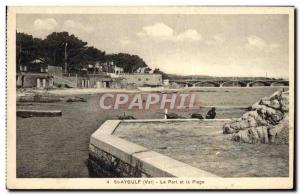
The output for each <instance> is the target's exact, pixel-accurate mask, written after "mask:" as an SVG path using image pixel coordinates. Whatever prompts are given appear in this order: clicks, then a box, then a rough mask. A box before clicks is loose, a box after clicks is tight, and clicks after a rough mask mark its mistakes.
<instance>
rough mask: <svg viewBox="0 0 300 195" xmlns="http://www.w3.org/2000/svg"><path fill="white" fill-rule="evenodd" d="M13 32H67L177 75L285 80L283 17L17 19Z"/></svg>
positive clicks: (73, 16) (66, 16)
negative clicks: (137, 57) (256, 77)
mask: <svg viewBox="0 0 300 195" xmlns="http://www.w3.org/2000/svg"><path fill="white" fill-rule="evenodd" d="M17 31H18V32H24V33H28V34H31V35H33V36H34V37H39V38H45V37H46V36H47V35H48V34H50V33H51V32H61V31H68V32H69V33H71V34H74V35H75V36H77V37H78V38H80V39H82V40H83V41H86V42H88V45H90V46H94V47H96V48H98V49H100V50H103V51H106V53H119V52H126V53H130V54H136V55H139V56H140V57H141V58H143V59H144V61H145V62H146V63H147V64H148V66H149V67H150V68H159V69H160V70H162V71H164V72H167V73H172V74H179V75H210V76H266V75H267V76H269V77H276V78H288V74H289V73H288V69H289V68H288V64H289V61H288V55H289V54H288V52H289V51H288V38H289V37H288V34H289V32H288V15H279V14H277V15H264V14H261V15H254V14H251V15H200V14H176V15H169V14H159V15H158V14H156V15H151V14H126V15H125V14H124V15H118V14H22V15H17Z"/></svg>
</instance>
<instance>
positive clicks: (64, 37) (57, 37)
mask: <svg viewBox="0 0 300 195" xmlns="http://www.w3.org/2000/svg"><path fill="white" fill-rule="evenodd" d="M44 44H45V45H44V54H45V58H46V59H47V62H48V63H49V64H51V65H53V66H61V67H64V64H65V62H66V63H67V64H68V69H77V67H76V66H79V65H80V64H81V63H82V62H81V61H80V60H82V58H78V55H82V53H83V51H84V50H85V49H86V48H85V46H86V45H87V42H84V41H82V40H80V39H78V38H77V37H75V36H74V35H69V33H68V32H53V33H51V34H49V35H48V36H47V37H46V39H45V40H44ZM73 58H77V60H74V59H73Z"/></svg>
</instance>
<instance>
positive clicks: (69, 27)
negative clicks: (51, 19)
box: [62, 20, 94, 33]
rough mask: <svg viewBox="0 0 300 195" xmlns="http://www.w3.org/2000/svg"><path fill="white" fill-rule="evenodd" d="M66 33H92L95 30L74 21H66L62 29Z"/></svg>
mask: <svg viewBox="0 0 300 195" xmlns="http://www.w3.org/2000/svg"><path fill="white" fill-rule="evenodd" d="M62 28H63V29H64V30H66V31H71V32H74V33H76V32H78V31H79V32H87V33H91V32H93V31H94V28H93V27H91V26H88V25H84V24H82V23H80V22H75V21H74V20H66V21H65V22H64V24H63V27H62Z"/></svg>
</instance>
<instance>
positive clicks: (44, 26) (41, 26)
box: [33, 18, 58, 31]
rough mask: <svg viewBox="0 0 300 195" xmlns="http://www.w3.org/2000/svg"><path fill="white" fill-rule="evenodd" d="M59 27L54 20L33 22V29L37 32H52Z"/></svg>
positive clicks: (46, 19)
mask: <svg viewBox="0 0 300 195" xmlns="http://www.w3.org/2000/svg"><path fill="white" fill-rule="evenodd" d="M57 26H58V24H57V22H56V20H55V19H54V18H45V19H36V20H35V21H34V22H33V29H34V30H35V31H50V30H54V29H55V28H56V27H57Z"/></svg>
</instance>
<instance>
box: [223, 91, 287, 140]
mask: <svg viewBox="0 0 300 195" xmlns="http://www.w3.org/2000/svg"><path fill="white" fill-rule="evenodd" d="M223 133H224V134H232V139H233V140H234V141H237V142H244V143H276V144H288V134H289V92H288V91H286V92H284V91H282V90H280V91H277V92H275V93H274V94H273V95H271V96H270V97H264V98H262V99H261V100H260V101H258V102H256V103H255V104H254V105H253V106H252V107H251V110H250V111H249V112H247V113H245V114H244V115H243V116H242V117H241V118H239V119H237V120H233V121H231V122H230V123H227V124H225V125H224V126H223Z"/></svg>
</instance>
